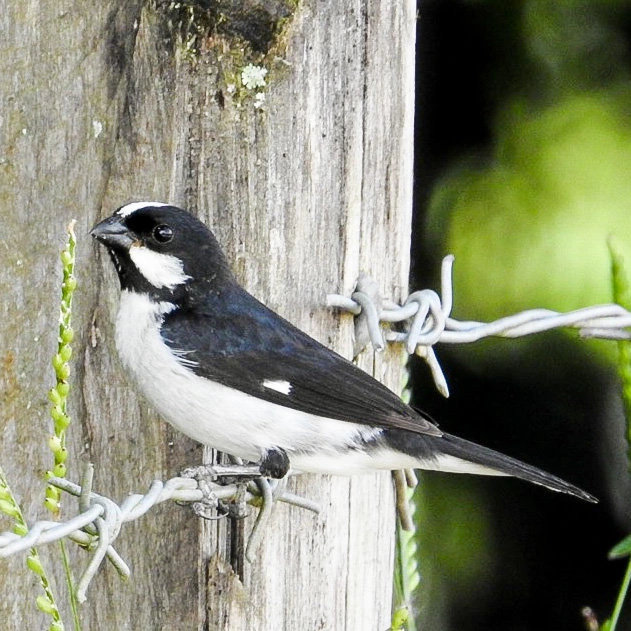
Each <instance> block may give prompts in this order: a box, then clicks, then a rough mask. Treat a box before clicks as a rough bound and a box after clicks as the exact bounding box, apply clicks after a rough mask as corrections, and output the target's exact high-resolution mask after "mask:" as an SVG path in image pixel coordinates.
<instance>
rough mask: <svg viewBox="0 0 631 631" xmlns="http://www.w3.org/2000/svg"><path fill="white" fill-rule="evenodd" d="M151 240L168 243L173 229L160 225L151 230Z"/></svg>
mask: <svg viewBox="0 0 631 631" xmlns="http://www.w3.org/2000/svg"><path fill="white" fill-rule="evenodd" d="M153 238H154V239H155V240H156V241H157V242H158V243H168V242H169V241H171V239H173V228H171V226H167V225H166V224H164V223H162V224H160V225H159V226H156V227H155V228H154V229H153Z"/></svg>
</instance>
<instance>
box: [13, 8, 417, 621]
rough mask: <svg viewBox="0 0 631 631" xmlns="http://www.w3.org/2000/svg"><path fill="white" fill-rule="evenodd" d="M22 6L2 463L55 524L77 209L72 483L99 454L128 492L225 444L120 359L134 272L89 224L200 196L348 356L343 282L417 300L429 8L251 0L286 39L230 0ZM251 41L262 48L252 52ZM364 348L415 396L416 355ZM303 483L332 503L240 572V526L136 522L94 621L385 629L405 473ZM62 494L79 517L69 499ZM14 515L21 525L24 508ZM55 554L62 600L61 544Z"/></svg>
mask: <svg viewBox="0 0 631 631" xmlns="http://www.w3.org/2000/svg"><path fill="white" fill-rule="evenodd" d="M5 4H6V5H7V6H6V7H5V11H4V16H3V19H4V21H5V27H4V28H3V37H2V38H1V40H0V50H1V51H2V58H3V59H4V60H5V63H4V64H3V68H2V70H0V82H1V85H2V94H3V109H2V111H1V112H0V114H1V116H2V121H3V124H2V125H1V126H0V142H1V152H0V158H1V160H0V178H1V179H0V191H1V192H2V198H1V201H2V208H1V209H0V224H1V225H2V247H1V248H0V263H1V264H0V288H1V289H2V295H3V300H2V301H1V302H0V339H2V340H3V344H2V349H0V352H1V357H0V388H1V389H0V401H2V408H1V410H0V416H1V419H2V427H3V433H4V436H3V440H2V441H1V443H0V465H2V467H3V468H4V470H5V472H6V473H7V476H8V477H9V481H10V482H11V483H13V486H14V487H15V488H16V491H17V492H18V494H19V496H20V498H21V499H22V500H23V501H24V504H25V507H26V509H27V514H28V517H29V519H30V521H31V522H32V521H34V520H35V519H37V518H48V517H47V515H46V514H45V513H44V510H43V509H42V508H41V497H42V489H43V484H42V482H41V479H40V472H41V471H43V470H45V469H46V468H48V467H49V466H50V460H51V458H50V456H49V454H48V453H47V449H46V437H47V434H48V432H49V431H50V429H49V425H48V421H47V409H48V403H47V400H46V391H47V388H48V387H50V385H51V384H52V379H53V377H52V370H49V369H48V366H49V365H50V357H51V356H52V353H53V350H54V348H55V344H56V318H57V313H56V308H57V307H56V305H57V299H58V286H59V275H60V272H59V265H57V262H56V261H57V254H58V251H59V249H60V248H61V247H62V244H63V240H64V227H65V225H66V224H67V223H68V222H69V220H70V219H71V218H72V217H76V218H77V219H78V224H77V233H78V236H79V239H80V242H79V248H78V252H79V258H78V264H77V272H78V276H79V280H80V289H79V293H78V296H77V300H76V308H75V314H74V320H75V328H76V329H77V332H78V339H77V342H76V344H75V358H74V371H75V381H74V383H75V387H74V390H73V397H72V411H73V417H74V425H73V426H71V428H70V430H69V441H70V442H69V447H70V451H71V455H70V458H69V467H70V470H69V478H70V479H74V480H78V477H79V473H80V470H81V463H82V462H85V461H90V462H93V463H94V464H95V466H96V476H95V490H96V491H98V492H100V493H103V494H105V495H108V496H110V497H112V498H114V499H117V500H122V499H124V497H125V496H126V494H128V493H129V492H143V491H144V490H145V489H146V488H147V486H148V485H149V483H150V482H151V480H153V479H154V478H159V479H163V480H165V479H167V478H169V477H172V476H174V475H176V474H177V473H178V472H179V471H180V470H181V469H182V468H184V467H185V466H187V465H191V464H195V463H198V462H200V460H201V459H202V457H204V456H205V457H208V455H209V454H208V453H206V454H203V453H202V449H201V448H200V447H199V446H197V445H195V444H194V443H193V442H191V441H189V440H188V439H186V438H185V437H183V436H181V435H180V434H178V433H177V432H175V431H174V430H172V429H171V428H170V427H168V426H167V425H166V424H165V423H164V422H163V421H161V420H160V419H159V418H158V417H157V416H156V414H155V413H154V412H152V411H151V410H150V409H149V407H148V405H147V404H146V403H145V402H143V401H142V400H141V399H139V398H138V397H137V396H136V394H135V392H134V390H133V388H132V387H131V386H130V384H129V383H128V381H127V379H126V378H125V376H124V374H123V373H122V372H121V369H120V366H119V363H118V358H117V357H116V353H115V350H114V344H113V329H112V323H113V318H114V314H115V311H116V305H117V301H118V286H117V285H118V282H117V279H116V278H115V274H114V271H113V269H111V265H110V263H109V261H108V260H107V259H106V256H105V255H104V252H103V251H101V250H99V249H98V248H97V247H96V246H95V245H94V244H93V243H91V240H90V239H89V237H88V236H87V232H88V230H89V228H90V227H91V226H92V225H93V224H94V223H95V222H96V221H97V220H98V219H99V218H101V217H103V216H105V215H108V214H109V213H110V212H112V211H113V210H114V208H116V207H117V206H119V205H121V204H122V203H125V202H128V201H132V200H142V199H155V200H170V201H173V202H175V203H178V204H180V205H183V206H185V207H188V208H189V209H191V210H192V211H193V212H195V213H196V214H198V215H199V216H200V217H201V218H202V219H203V220H204V221H206V222H207V223H208V225H209V226H210V227H211V228H212V229H213V231H214V232H215V234H216V235H217V238H218V239H219V241H220V243H221V244H222V245H223V247H224V249H225V251H226V253H227V254H228V257H229V259H230V260H231V261H232V262H233V264H234V268H235V271H236V272H237V274H238V276H239V279H240V281H241V282H242V284H243V285H244V286H245V287H246V288H247V289H248V290H249V291H251V293H253V294H254V295H255V296H257V297H258V298H259V299H261V300H262V301H264V302H265V303H267V304H268V305H269V306H271V307H272V308H274V309H275V310H277V311H278V312H279V313H281V314H282V315H284V316H285V317H286V318H287V319H289V320H290V321H292V322H293V323H295V324H296V325H298V326H299V327H301V328H302V329H304V330H306V331H307V332H309V333H310V334H311V335H313V336H314V337H316V338H317V339H319V340H320V341H322V342H323V343H324V344H326V345H328V346H330V347H332V348H334V349H336V350H337V351H338V352H340V353H342V354H344V355H346V356H347V357H350V356H352V346H353V320H352V318H351V317H350V316H348V315H341V314H338V313H334V312H332V311H331V310H329V309H327V308H326V307H325V295H326V293H327V292H339V293H344V294H347V295H349V294H350V293H351V291H352V290H353V287H354V285H355V282H356V280H357V277H358V275H359V272H360V270H363V271H365V272H367V273H369V274H370V275H371V276H372V277H373V278H374V279H375V280H376V281H377V283H378V285H379V288H380V291H381V292H382V295H383V296H385V297H391V298H393V299H400V298H401V297H404V296H405V295H406V292H407V282H408V265H409V249H410V226H411V198H412V155H413V153H412V151H413V150H412V138H413V105H414V100H413V99H414V43H415V42H414V37H415V20H416V5H415V3H414V2H412V1H411V0H402V1H401V2H387V3H386V2H380V1H379V0H351V1H349V2H338V1H337V0H324V1H319V2H316V1H315V0H309V1H305V2H301V3H295V2H290V1H287V2H280V1H279V2H277V3H260V5H259V3H257V2H251V3H244V5H247V6H248V7H250V5H253V6H254V7H255V9H257V11H258V9H260V7H262V6H263V5H265V6H266V9H265V10H269V5H270V4H271V5H276V6H275V9H274V10H276V11H277V14H276V15H272V17H271V18H270V20H271V23H272V26H273V27H274V28H276V30H274V28H272V29H271V31H270V32H271V33H272V36H270V37H269V38H268V39H266V38H259V37H258V36H252V38H251V41H250V43H249V44H246V43H244V42H242V41H239V40H238V39H237V38H236V37H235V32H236V33H238V34H240V35H241V36H242V37H245V36H248V30H247V28H245V27H243V24H244V23H247V19H248V16H247V15H245V14H244V16H241V17H240V18H239V19H241V20H242V21H241V22H238V20H236V18H235V19H234V24H232V23H231V22H230V19H232V18H234V17H235V16H232V18H231V16H230V15H226V16H223V19H217V17H218V15H217V14H218V13H221V11H224V10H226V11H227V8H226V7H227V6H228V5H230V4H231V3H227V2H223V3H222V2H217V3H216V4H217V7H215V9H216V11H215V13H214V14H211V13H210V12H209V11H208V10H205V9H204V10H203V9H201V8H195V7H194V5H195V4H196V3H183V4H184V6H180V8H177V7H176V6H175V5H177V4H179V3H169V2H155V3H153V4H147V3H143V2H140V1H139V0H138V1H135V2H129V1H128V0H125V1H123V0H110V1H109V2H107V1H106V2H102V3H97V5H90V7H89V8H87V7H86V5H85V3H81V2H77V1H76V0H68V1H66V2H64V3H62V5H63V6H62V5H60V4H59V3H53V4H50V5H49V4H47V3H44V4H42V5H38V7H37V8H36V9H34V8H33V7H31V6H30V5H28V3H27V4H24V3H23V2H18V1H17V0H8V1H7V2H6V3H5ZM198 4H199V5H206V7H208V6H209V5H213V4H214V3H201V2H200V3H198ZM223 4H225V5H226V7H222V5H223ZM250 8H251V7H250ZM257 11H254V14H255V15H258V16H259V17H260V11H258V12H257ZM272 13H273V11H272ZM279 16H280V18H282V19H280V20H279V21H277V22H274V21H273V19H272V18H274V19H277V20H278V17H279ZM187 19H188V22H187ZM263 23H264V24H267V22H266V21H265V20H263V21H262V22H260V23H258V27H260V26H261V24H263ZM226 24H227V25H228V26H226ZM246 26H247V24H246ZM237 27H238V28H237ZM258 27H257V28H258ZM211 28H213V29H214V30H213V31H212V32H211V30H210V29H211ZM239 29H241V30H239ZM256 33H259V31H258V30H257V31H256ZM279 33H280V35H279ZM250 35H251V33H250ZM248 46H249V47H250V48H252V47H254V48H256V49H257V50H260V51H261V53H260V55H259V56H258V57H252V56H251V55H250V56H248V55H249V53H248V52H247V50H248ZM250 61H252V63H254V65H257V66H260V67H264V68H266V69H267V70H268V73H267V76H266V82H267V85H266V86H265V87H264V88H258V89H252V90H249V89H246V88H245V87H244V86H243V85H242V84H241V76H242V75H241V73H242V71H243V69H244V67H245V66H246V65H247V64H248V63H250ZM258 92H261V93H263V94H264V102H263V100H262V97H261V96H258V97H257V96H256V93H258ZM357 361H358V363H359V364H360V365H361V367H362V368H364V369H365V370H367V371H369V372H371V373H372V374H374V375H375V376H376V377H377V378H378V379H380V380H382V381H383V382H384V383H386V384H387V385H388V386H390V387H391V388H392V389H393V390H395V391H397V392H400V390H401V388H402V384H403V381H404V379H405V373H404V361H405V357H404V355H403V352H402V349H401V348H389V349H387V350H386V351H385V352H384V353H381V354H378V355H375V354H374V353H373V352H372V350H371V349H370V348H369V349H366V350H365V351H364V352H362V353H361V355H360V356H359V358H358V360H357ZM290 484H291V487H292V488H293V490H294V491H295V492H297V493H300V494H303V495H306V496H308V497H309V498H311V499H313V500H316V501H318V502H319V503H320V504H321V506H322V512H321V514H320V515H319V516H314V515H313V514H311V513H308V512H306V511H302V510H298V509H296V508H292V507H288V506H285V505H277V506H276V507H275V508H274V514H273V517H272V520H271V523H270V525H269V526H268V528H267V530H266V532H265V534H264V538H263V543H262V545H261V547H260V549H259V552H258V555H257V558H256V560H255V561H254V563H252V564H249V563H247V562H243V560H242V559H237V565H238V566H241V567H242V574H243V576H242V580H241V579H240V578H239V577H238V576H237V574H235V572H234V571H233V566H231V565H230V559H231V558H232V559H233V562H234V560H235V555H236V556H238V555H239V554H241V552H239V550H238V549H235V547H234V538H233V537H232V536H231V529H233V528H235V527H236V528H239V526H238V525H236V526H235V525H234V524H231V523H230V522H229V521H228V520H221V521H218V522H204V521H200V520H199V519H197V518H196V517H194V516H193V514H192V512H191V511H190V509H189V508H187V507H179V506H176V505H171V504H169V505H163V506H161V507H159V508H157V509H154V510H153V511H151V512H150V513H149V514H148V515H146V516H145V517H143V518H142V519H141V520H139V521H138V522H136V523H134V524H131V525H127V526H125V527H124V531H123V532H122V534H121V536H120V538H119V540H118V541H117V543H116V548H117V550H118V551H119V552H120V553H121V555H122V556H123V557H124V558H125V559H126V560H127V561H128V563H129V564H130V566H131V568H132V577H131V580H130V582H128V583H121V582H120V580H119V578H118V576H117V575H116V573H115V572H114V571H113V569H112V568H111V567H104V568H103V569H102V570H101V572H100V574H99V575H98V576H97V578H96V579H95V581H94V582H93V584H92V586H91V587H90V590H89V592H88V602H87V603H86V604H85V605H83V606H82V608H81V610H80V614H81V618H82V621H83V625H84V627H83V628H85V629H97V628H101V629H105V628H108V629H221V630H230V631H239V630H244V631H245V630H253V629H256V630H257V631H265V630H267V629H269V630H270V631H271V630H278V629H287V630H294V629H305V630H312V629H313V630H315V629H335V630H340V629H347V630H348V631H356V630H357V629H362V630H367V629H380V630H383V629H386V628H387V627H388V626H389V624H390V615H391V604H392V595H391V591H392V571H393V554H394V531H395V514H394V504H393V490H392V482H391V478H390V475H389V474H388V473H381V474H374V475H367V476H360V477H354V478H344V477H329V476H304V477H302V478H300V479H295V480H292V481H291V483H290ZM64 507H65V515H67V516H70V515H72V514H74V510H75V508H74V502H73V500H71V499H69V498H66V499H65V500H64ZM5 522H6V523H5ZM251 523H252V519H250V518H249V519H247V520H246V522H245V525H244V529H245V533H244V534H245V536H246V537H247V535H248V533H249V530H250V528H251ZM0 524H2V525H3V526H4V527H0V529H1V530H5V529H7V527H8V526H9V521H8V520H6V519H4V518H2V520H1V521H0ZM231 542H232V543H231ZM70 545H71V546H73V545H74V544H70ZM42 553H43V556H44V561H45V563H46V566H47V568H51V572H52V574H53V576H54V577H55V590H56V592H57V593H58V594H59V599H60V601H62V603H63V601H64V599H65V587H64V584H63V578H62V572H61V562H60V558H59V554H58V548H56V547H55V546H48V547H46V548H42ZM0 563H2V566H3V571H2V572H0V594H1V595H0V615H1V616H3V618H4V620H7V621H8V622H7V623H6V624H8V627H6V628H16V629H17V628H43V625H44V624H46V617H45V616H44V615H43V614H42V613H40V612H39V611H37V610H36V609H35V606H34V599H35V597H36V596H37V595H38V591H37V587H35V585H36V583H35V581H34V580H33V578H32V575H30V574H28V573H27V572H26V571H25V570H23V559H22V558H17V557H16V558H11V559H9V560H3V561H1V562H0ZM71 563H72V565H73V568H74V572H75V575H78V574H80V573H81V571H82V569H83V567H84V566H85V563H86V555H85V553H84V552H83V551H81V550H75V549H74V548H73V549H72V555H71ZM53 568H54V569H53ZM62 606H63V608H64V619H65V620H66V621H67V624H66V628H72V627H71V622H70V615H69V612H68V610H67V607H66V606H65V605H62ZM0 626H6V625H4V623H3V625H0Z"/></svg>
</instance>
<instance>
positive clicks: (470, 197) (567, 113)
mask: <svg viewBox="0 0 631 631" xmlns="http://www.w3.org/2000/svg"><path fill="white" fill-rule="evenodd" d="M417 53H418V62H417V129H416V174H415V178H416V181H415V190H416V207H415V243H414V247H413V278H412V287H413V288H422V287H426V286H429V287H434V288H436V289H438V287H439V285H438V280H437V279H438V274H437V272H438V268H439V264H440V259H441V258H442V256H444V255H445V254H447V253H453V254H455V257H456V260H455V268H454V290H455V297H454V310H453V315H454V317H457V318H459V319H465V320H466V319H479V320H492V319H496V318H498V317H502V316H505V315H510V314H512V313H515V312H518V311H521V310H524V309H529V308H536V307H546V308H550V309H556V310H561V311H566V310H572V309H576V308H580V307H584V306H589V305H593V304H598V303H605V302H610V301H611V271H610V265H611V263H610V259H609V253H608V247H607V241H608V239H609V238H611V239H612V240H613V242H614V243H615V246H616V248H617V250H618V251H619V252H620V253H621V254H623V256H624V257H625V259H626V261H628V263H627V268H628V270H629V273H630V275H631V2H629V1H627V0H625V1H624V2H623V1H620V0H618V1H614V0H608V1H605V0H601V1H590V2H584V1H583V2H578V1H570V0H567V1H560V2H554V1H552V0H549V1H543V0H524V1H506V2H501V1H499V0H469V1H466V0H460V1H454V0H432V1H429V0H426V1H421V2H420V3H419V26H418V41H417ZM437 352H438V355H439V359H440V360H441V364H442V366H443V368H444V370H445V373H446V376H447V379H448V382H449V385H450V390H451V392H452V396H451V397H450V399H449V400H443V399H441V398H440V396H439V395H437V394H436V392H435V388H434V386H433V384H432V382H431V379H430V378H429V376H428V371H427V369H426V368H425V366H424V365H422V364H421V363H420V362H417V363H415V364H414V365H413V386H414V397H413V402H414V404H415V405H417V406H418V407H420V408H422V409H425V410H427V411H429V412H430V414H432V416H434V418H436V420H437V421H438V422H439V423H440V425H441V427H443V428H444V429H446V430H448V431H450V432H453V433H457V434H460V435H463V436H465V437H467V438H470V439H473V440H476V441H477V442H481V443H483V444H485V445H488V446H490V447H493V448H496V449H498V450H500V451H503V452H504V453H508V454H510V455H513V456H516V457H519V458H521V459H523V460H526V461H527V462H529V463H531V464H534V465H537V466H540V467H542V468H544V469H546V470H548V471H550V472H552V473H555V474H557V475H560V476H562V477H564V478H566V479H568V480H570V481H572V482H574V483H576V484H579V485H580V486H582V487H583V488H585V489H586V490H588V491H590V492H592V493H594V494H596V495H598V496H599V498H600V499H601V502H600V504H599V505H598V506H590V505H586V504H583V503H580V502H578V501H576V500H574V499H572V498H566V497H561V496H558V495H556V494H553V493H550V492H547V491H545V490H542V489H540V488H536V487H535V488H531V487H528V486H527V485H525V484H522V483H519V482H516V481H512V480H498V479H481V478H469V477H464V476H463V477H458V476H447V475H441V474H431V473H428V474H424V475H423V480H422V484H421V489H420V491H419V503H420V510H419V513H420V524H419V526H420V529H419V535H418V537H419V543H420V548H421V557H422V573H423V581H422V584H421V587H420V588H419V590H418V593H417V603H416V605H417V610H418V611H417V614H418V615H417V618H418V620H419V622H418V625H419V627H418V628H420V629H432V631H469V630H478V629H479V630H482V629H491V630H494V629H508V630H539V629H577V630H578V629H585V628H586V627H585V624H584V621H583V619H582V617H581V608H582V607H584V606H591V607H592V608H594V609H595V611H596V613H597V615H598V617H599V620H600V621H601V622H602V621H603V620H604V619H605V618H606V617H608V616H609V615H610V614H611V609H612V607H613V603H614V600H615V598H616V595H617V591H618V586H619V583H620V580H621V578H622V574H623V572H624V569H625V565H624V562H620V561H618V562H612V561H607V559H606V554H607V551H608V550H609V549H610V548H611V547H612V546H613V545H614V544H615V543H617V542H618V541H619V540H620V539H621V538H622V537H623V536H625V535H626V534H627V533H628V532H630V531H631V510H630V508H631V486H630V483H629V475H628V473H627V463H626V460H625V450H626V443H625V440H624V434H623V431H624V430H623V427H622V425H623V417H622V406H621V402H620V396H619V395H620V388H619V384H618V381H617V376H616V372H615V357H616V347H615V344H613V343H611V342H587V341H584V340H581V339H579V338H578V336H577V335H576V334H575V333H568V332H553V333H547V334H543V335H537V336H533V337H530V338H526V339H520V340H485V341H484V342H479V343H476V344H472V345H468V346H466V347H465V346H452V347H447V346H446V345H443V346H439V347H438V348H437ZM627 609H629V610H631V604H630V605H629V606H628V607H627ZM618 629H619V630H620V629H631V615H626V616H625V617H624V619H623V620H622V621H621V622H620V623H619V625H618Z"/></svg>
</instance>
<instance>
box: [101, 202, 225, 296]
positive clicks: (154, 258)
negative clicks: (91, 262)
mask: <svg viewBox="0 0 631 631" xmlns="http://www.w3.org/2000/svg"><path fill="white" fill-rule="evenodd" d="M90 234H91V235H92V236H93V237H94V238H95V239H96V240H97V241H99V242H100V243H102V244H103V245H105V247H106V248H107V249H108V252H109V253H110V256H111V257H112V260H113V262H114V265H115V267H116V271H117V272H118V277H119V279H120V283H121V287H122V288H123V289H128V290H131V291H136V292H148V293H151V294H153V295H156V297H167V296H170V295H173V294H174V293H178V292H179V291H181V290H182V289H183V288H185V287H186V286H188V285H190V284H193V283H197V282H206V283H211V284H213V285H220V284H221V283H222V282H223V283H225V282H229V283H232V282H234V277H233V275H232V272H231V271H230V267H229V266H228V263H227V261H226V259H225V257H224V255H223V253H222V251H221V248H220V247H219V244H218V243H217V240H216V239H215V237H214V235H213V233H212V232H211V231H210V230H209V229H208V228H207V227H206V226H205V225H204V224H203V223H202V222H201V221H199V219H197V218H195V217H193V215H191V214H190V213H188V212H186V211H185V210H182V209H181V208H178V207H177V206H171V205H170V204H163V203H159V202H134V203H131V204H127V205H125V206H121V207H120V208H119V209H118V210H117V211H116V212H115V213H114V214H113V215H112V216H111V217H108V218H107V219H105V220H104V221H102V222H100V223H99V224H97V225H96V226H94V228H93V229H92V231H91V233H90Z"/></svg>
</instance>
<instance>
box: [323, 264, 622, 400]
mask: <svg viewBox="0 0 631 631" xmlns="http://www.w3.org/2000/svg"><path fill="white" fill-rule="evenodd" d="M453 262H454V257H453V255H449V256H446V257H445V258H444V259H443V261H442V266H441V295H442V299H441V297H440V296H439V295H438V294H437V293H436V292H435V291H433V290H431V289H423V290H421V291H415V292H414V293H412V294H410V295H409V296H408V298H407V300H406V301H405V302H404V304H402V305H398V304H396V303H394V302H392V301H390V300H381V299H380V298H379V296H378V293H377V292H376V289H375V284H374V283H373V281H372V280H371V279H370V278H367V277H363V278H360V281H359V282H358V284H357V290H356V291H355V292H354V293H353V294H352V296H351V297H350V298H348V297H346V296H342V295H339V294H329V295H328V296H327V305H328V306H330V307H337V308H340V309H344V310H346V311H349V312H350V313H352V314H354V315H355V316H359V317H360V318H362V319H363V320H364V323H365V326H366V328H367V331H368V337H369V339H370V342H371V343H372V345H373V347H374V348H375V350H378V351H379V350H383V348H385V341H388V342H398V343H402V344H404V345H405V347H406V349H407V352H408V353H410V354H413V353H415V354H416V355H418V356H420V357H422V358H423V359H424V360H425V361H426V362H427V364H428V366H429V368H430V371H431V373H432V377H433V379H434V383H435V384H436V388H437V389H438V391H439V392H440V393H441V394H443V395H444V396H446V397H448V396H449V388H448V386H447V381H446V379H445V376H444V374H443V371H442V369H441V367H440V364H439V363H438V359H437V358H436V353H435V352H434V349H433V346H434V345H435V344H437V343H439V342H440V343H444V344H469V343H471V342H476V341H478V340H480V339H482V338H485V337H491V336H498V337H509V338H514V337H523V336H526V335H533V334H535V333H541V332H543V331H549V330H551V329H556V328H562V327H566V328H567V327H571V328H575V329H578V330H579V335H581V336H582V337H585V338H601V339H608V340H629V339H631V332H629V331H627V330H625V329H626V328H627V327H631V313H630V312H628V311H627V310H626V309H624V308H623V307H621V306H620V305H617V304H605V305H596V306H592V307H585V308H583V309H577V310H575V311H569V312H566V313H561V312H558V311H553V310H551V309H529V310H527V311H522V312H520V313H516V314H514V315H511V316H507V317H504V318H500V319H499V320H495V321H493V322H476V321H459V320H456V319H454V318H452V317H450V313H451V309H452V306H453V286H452V270H453ZM406 320H409V321H410V324H409V326H408V327H407V330H405V331H393V330H386V331H384V330H383V328H382V326H381V323H382V322H385V323H395V322H403V321H406Z"/></svg>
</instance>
